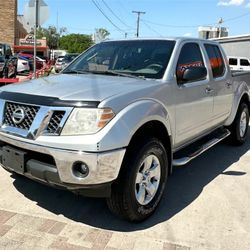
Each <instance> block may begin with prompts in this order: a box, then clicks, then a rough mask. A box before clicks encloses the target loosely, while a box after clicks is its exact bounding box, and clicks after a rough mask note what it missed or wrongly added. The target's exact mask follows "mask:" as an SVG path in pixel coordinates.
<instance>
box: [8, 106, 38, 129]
mask: <svg viewBox="0 0 250 250" xmlns="http://www.w3.org/2000/svg"><path fill="white" fill-rule="evenodd" d="M20 108H21V109H23V111H24V113H25V118H24V119H23V121H22V122H21V123H19V124H17V123H15V122H14V121H13V118H12V116H13V113H14V112H15V111H16V110H17V109H20ZM38 111H39V107H38V106H31V105H24V104H18V103H11V102H6V104H5V110H4V122H3V124H4V125H7V126H11V127H15V128H21V129H25V130H29V129H30V127H31V125H32V122H33V121H34V119H35V116H36V114H37V112H38Z"/></svg>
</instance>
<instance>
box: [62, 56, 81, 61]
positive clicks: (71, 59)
mask: <svg viewBox="0 0 250 250" xmlns="http://www.w3.org/2000/svg"><path fill="white" fill-rule="evenodd" d="M78 55H79V54H74V55H66V56H65V57H64V58H63V61H65V62H66V63H70V62H71V61H73V60H74V59H75V58H76V57H77V56H78Z"/></svg>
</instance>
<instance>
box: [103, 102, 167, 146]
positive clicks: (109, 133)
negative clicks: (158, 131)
mask: <svg viewBox="0 0 250 250" xmlns="http://www.w3.org/2000/svg"><path fill="white" fill-rule="evenodd" d="M150 121H159V122H161V123H162V124H163V125H164V126H165V128H166V130H167V132H168V135H169V136H171V125H170V118H169V115H168V112H167V110H166V109H165V108H164V106H163V105H162V104H161V103H158V102H156V101H154V100H140V101H136V102H134V103H132V104H130V105H128V106H127V107H126V108H124V109H123V110H121V111H120V112H119V113H118V114H117V115H116V116H115V117H114V118H113V119H112V120H111V121H110V123H109V124H108V125H107V126H106V127H105V128H104V129H102V130H101V133H103V136H102V139H101V140H100V142H99V145H98V149H99V150H100V151H103V150H105V151H106V150H112V149H117V148H125V147H127V146H128V145H129V142H130V141H131V138H132V137H133V135H134V134H135V133H136V131H137V130H138V129H139V128H140V127H141V126H143V125H144V124H146V123H147V122H150Z"/></svg>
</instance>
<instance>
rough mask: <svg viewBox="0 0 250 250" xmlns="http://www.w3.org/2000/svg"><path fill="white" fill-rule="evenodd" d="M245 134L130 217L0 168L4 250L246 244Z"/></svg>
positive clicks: (249, 173) (248, 184) (0, 243)
mask: <svg viewBox="0 0 250 250" xmlns="http://www.w3.org/2000/svg"><path fill="white" fill-rule="evenodd" d="M249 149H250V135H249V140H248V142H247V143H246V144H245V145H243V146H241V147H233V146H230V145H227V144H225V143H221V144H219V145H217V146H215V147H213V148H212V149H210V150H209V151H207V152H206V153H204V154H203V155H201V156H200V157H199V158H197V159H195V160H194V161H192V162H191V163H189V164H188V165H186V166H185V167H182V168H176V169H175V171H174V174H173V175H172V176H171V177H170V178H169V181H168V185H167V191H168V192H166V193H165V195H164V198H163V200H162V202H161V204H160V207H159V208H158V209H157V211H156V213H155V214H154V215H153V216H152V217H151V218H149V219H148V220H147V221H145V222H143V223H137V224H132V223H128V222H126V221H123V220H120V219H119V218H117V217H115V216H113V215H112V214H111V213H110V212H109V210H108V209H107V207H106V204H105V200H103V199H92V198H84V197H78V196H76V195H74V194H72V193H70V192H66V191H62V190H55V189H52V188H50V187H47V186H44V185H42V184H39V183H36V182H33V181H31V180H28V179H27V178H24V177H22V176H18V175H16V174H10V173H8V172H6V171H5V170H3V169H2V168H1V169H0V248H1V249H107V250H115V249H140V250H144V249H145V250H146V249H154V250H158V249H160V250H162V249H164V250H173V249H178V250H182V249H185V250H186V249H241V250H244V249H250V208H249V207H250V170H249V169H250V150H249Z"/></svg>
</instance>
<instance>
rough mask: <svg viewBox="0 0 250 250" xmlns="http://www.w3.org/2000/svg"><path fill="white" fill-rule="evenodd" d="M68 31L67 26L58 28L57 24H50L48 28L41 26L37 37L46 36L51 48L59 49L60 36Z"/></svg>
mask: <svg viewBox="0 0 250 250" xmlns="http://www.w3.org/2000/svg"><path fill="white" fill-rule="evenodd" d="M66 31H67V29H66V28H61V29H60V30H57V28H56V27H55V26H49V27H48V28H43V27H39V28H38V29H37V38H38V39H41V38H42V37H46V39H47V45H48V47H49V48H50V49H58V45H59V39H60V36H61V35H62V34H63V33H65V32H66ZM32 33H33V32H32Z"/></svg>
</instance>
